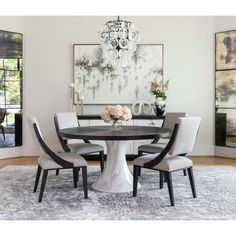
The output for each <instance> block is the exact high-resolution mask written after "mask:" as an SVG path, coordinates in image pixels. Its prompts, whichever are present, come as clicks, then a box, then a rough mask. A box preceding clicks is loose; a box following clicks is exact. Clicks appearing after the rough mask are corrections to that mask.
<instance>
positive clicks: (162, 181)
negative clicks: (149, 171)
mask: <svg viewBox="0 0 236 236" xmlns="http://www.w3.org/2000/svg"><path fill="white" fill-rule="evenodd" d="M159 173H160V189H163V183H164V176H163V171H159Z"/></svg>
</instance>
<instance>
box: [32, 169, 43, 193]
mask: <svg viewBox="0 0 236 236" xmlns="http://www.w3.org/2000/svg"><path fill="white" fill-rule="evenodd" d="M41 171H42V168H41V166H40V165H38V169H37V174H36V179H35V185H34V193H35V192H36V191H37V188H38V183H39V179H40V175H41Z"/></svg>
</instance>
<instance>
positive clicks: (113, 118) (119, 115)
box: [101, 105, 132, 128]
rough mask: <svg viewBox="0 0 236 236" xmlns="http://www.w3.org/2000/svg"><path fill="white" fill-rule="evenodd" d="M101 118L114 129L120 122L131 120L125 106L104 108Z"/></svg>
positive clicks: (130, 115) (129, 112)
mask: <svg viewBox="0 0 236 236" xmlns="http://www.w3.org/2000/svg"><path fill="white" fill-rule="evenodd" d="M101 118H102V119H103V121H104V122H105V123H111V127H112V128H115V127H117V126H119V125H121V121H128V120H131V118H132V114H131V111H130V109H129V108H128V107H127V106H121V105H115V106H106V107H105V109H104V110H103V111H102V113H101Z"/></svg>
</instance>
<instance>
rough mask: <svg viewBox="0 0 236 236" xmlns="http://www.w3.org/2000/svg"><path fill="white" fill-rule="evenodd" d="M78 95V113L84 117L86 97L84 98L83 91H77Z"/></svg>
mask: <svg viewBox="0 0 236 236" xmlns="http://www.w3.org/2000/svg"><path fill="white" fill-rule="evenodd" d="M76 95H77V112H78V113H79V114H81V115H83V114H84V100H85V97H84V95H83V93H82V91H81V90H77V91H76Z"/></svg>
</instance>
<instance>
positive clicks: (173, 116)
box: [138, 112, 187, 176]
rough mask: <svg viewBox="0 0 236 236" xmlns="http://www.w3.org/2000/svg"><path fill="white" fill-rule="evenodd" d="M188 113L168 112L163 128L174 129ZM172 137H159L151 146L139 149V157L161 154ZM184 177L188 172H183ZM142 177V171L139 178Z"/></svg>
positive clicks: (142, 146) (147, 145)
mask: <svg viewBox="0 0 236 236" xmlns="http://www.w3.org/2000/svg"><path fill="white" fill-rule="evenodd" d="M186 116H187V112H166V114H165V118H164V121H163V124H162V127H163V128H167V129H171V130H173V129H174V126H175V123H176V122H177V121H178V118H179V117H186ZM169 138H170V137H166V138H162V139H160V138H159V137H157V138H156V139H154V140H153V142H152V143H150V144H144V145H141V146H139V147H138V156H142V155H143V153H158V152H161V151H162V150H163V149H164V148H165V146H166V145H167V143H168V141H169ZM183 173H184V176H186V175H187V172H186V170H183ZM140 175H141V171H140V173H139V176H140Z"/></svg>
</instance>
